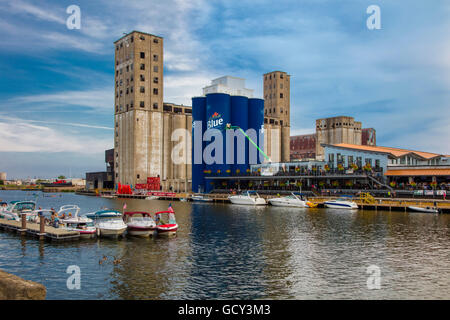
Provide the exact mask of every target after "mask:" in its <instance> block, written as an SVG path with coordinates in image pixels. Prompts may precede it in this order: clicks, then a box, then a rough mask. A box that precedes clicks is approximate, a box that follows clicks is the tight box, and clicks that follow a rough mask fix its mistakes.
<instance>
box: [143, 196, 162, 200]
mask: <svg viewBox="0 0 450 320" xmlns="http://www.w3.org/2000/svg"><path fill="white" fill-rule="evenodd" d="M158 199H159V197H158V196H148V197H146V198H145V200H158Z"/></svg>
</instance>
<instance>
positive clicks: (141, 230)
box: [123, 211, 156, 237]
mask: <svg viewBox="0 0 450 320" xmlns="http://www.w3.org/2000/svg"><path fill="white" fill-rule="evenodd" d="M123 218H124V221H125V224H126V225H127V230H128V234H129V235H131V236H140V237H148V236H150V235H152V234H153V231H155V228H156V223H155V221H154V220H153V219H152V216H151V215H150V213H148V212H143V211H142V212H125V214H124V217H123Z"/></svg>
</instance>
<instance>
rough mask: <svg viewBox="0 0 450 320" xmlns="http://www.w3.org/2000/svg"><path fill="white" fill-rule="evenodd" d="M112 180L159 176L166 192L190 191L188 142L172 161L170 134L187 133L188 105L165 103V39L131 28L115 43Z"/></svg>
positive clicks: (141, 180)
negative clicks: (180, 160)
mask: <svg viewBox="0 0 450 320" xmlns="http://www.w3.org/2000/svg"><path fill="white" fill-rule="evenodd" d="M114 45H115V70H114V72H115V113H114V123H115V125H114V150H115V154H114V156H115V159H114V160H115V161H114V171H115V172H114V175H115V176H114V180H115V184H116V185H117V184H118V183H121V184H128V185H131V186H136V184H146V183H147V178H148V177H159V178H160V183H161V185H160V188H161V189H162V190H164V191H169V190H171V191H183V192H185V191H188V190H190V188H191V187H190V182H191V168H190V161H188V160H189V159H190V150H191V146H190V143H191V140H190V139H189V138H188V137H186V136H185V135H184V136H183V137H180V139H184V141H185V143H186V148H185V149H184V151H183V154H182V155H181V156H182V157H184V159H185V161H184V162H183V163H182V164H174V163H173V161H172V150H173V146H174V144H177V143H183V142H182V141H181V140H177V141H172V134H173V132H174V131H175V130H177V129H185V131H187V132H190V131H191V124H192V115H191V113H192V109H191V107H189V106H183V105H181V106H180V105H175V104H173V103H164V102H163V82H164V81H163V66H164V65H163V60H164V59H163V38H162V37H159V36H155V35H152V34H148V33H144V32H138V31H133V32H131V33H129V34H127V35H125V36H123V37H121V38H120V39H119V40H117V41H116V42H114Z"/></svg>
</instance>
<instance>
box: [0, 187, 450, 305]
mask: <svg viewBox="0 0 450 320" xmlns="http://www.w3.org/2000/svg"><path fill="white" fill-rule="evenodd" d="M36 194H37V195H38V196H33V194H32V193H31V192H25V191H0V199H3V201H8V202H9V201H12V200H25V199H27V200H30V199H33V200H36V201H37V203H38V206H41V207H42V208H50V207H53V208H55V209H58V208H59V207H60V206H62V205H65V204H76V205H78V206H79V207H80V208H81V212H82V213H86V212H91V211H95V210H98V209H100V208H102V207H108V208H111V209H117V210H120V211H121V210H122V207H123V204H124V203H125V202H126V204H127V209H126V210H127V211H149V212H151V213H154V212H156V211H160V210H165V209H167V207H168V205H169V202H168V201H160V200H131V199H120V200H117V199H103V198H98V197H88V196H80V195H75V194H57V196H55V197H50V196H49V195H48V194H45V196H44V194H42V193H40V192H39V193H36ZM172 206H173V208H174V210H175V212H176V216H177V222H178V224H179V231H178V233H177V236H176V237H173V238H169V239H167V238H158V237H156V238H150V239H139V238H124V239H121V240H108V239H95V240H81V241H75V242H66V243H54V242H53V243H52V242H45V241H44V242H40V241H38V240H36V239H33V238H29V237H20V236H18V235H17V234H14V233H9V232H4V231H0V269H3V270H5V271H7V272H11V273H13V274H16V275H18V276H20V277H23V278H25V279H27V280H33V281H37V282H40V283H43V284H44V285H45V286H46V287H47V298H48V299H450V246H449V240H450V215H433V214H423V213H412V212H409V213H405V212H385V211H378V212H376V211H366V210H364V211H354V212H348V211H342V210H335V209H292V208H289V209H288V208H277V207H270V206H267V207H247V206H238V205H231V204H207V203H191V202H178V201H175V202H172ZM103 256H106V257H107V260H106V261H104V262H103V263H102V264H100V263H99V261H100V260H101V259H102V257H103ZM114 257H115V258H116V259H120V260H121V262H120V263H119V264H114V263H113V262H112V260H114ZM71 265H76V266H78V267H79V268H80V272H81V274H80V279H81V288H80V289H79V290H77V289H75V290H70V289H68V286H67V279H68V278H69V277H70V275H71V274H68V273H66V271H67V268H68V267H69V266H71ZM368 268H369V271H368ZM373 270H375V271H373ZM378 271H379V273H378ZM378 275H379V277H378ZM374 279H375V280H374ZM378 280H379V282H377V281H378ZM368 283H369V286H368ZM374 283H375V284H377V283H378V284H379V289H371V288H373V284H374ZM375 287H376V288H377V286H375Z"/></svg>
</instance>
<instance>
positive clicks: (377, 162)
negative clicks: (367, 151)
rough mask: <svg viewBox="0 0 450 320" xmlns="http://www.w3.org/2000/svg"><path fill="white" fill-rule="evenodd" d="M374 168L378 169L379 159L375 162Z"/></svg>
mask: <svg viewBox="0 0 450 320" xmlns="http://www.w3.org/2000/svg"><path fill="white" fill-rule="evenodd" d="M375 168H380V160H379V159H376V160H375Z"/></svg>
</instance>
